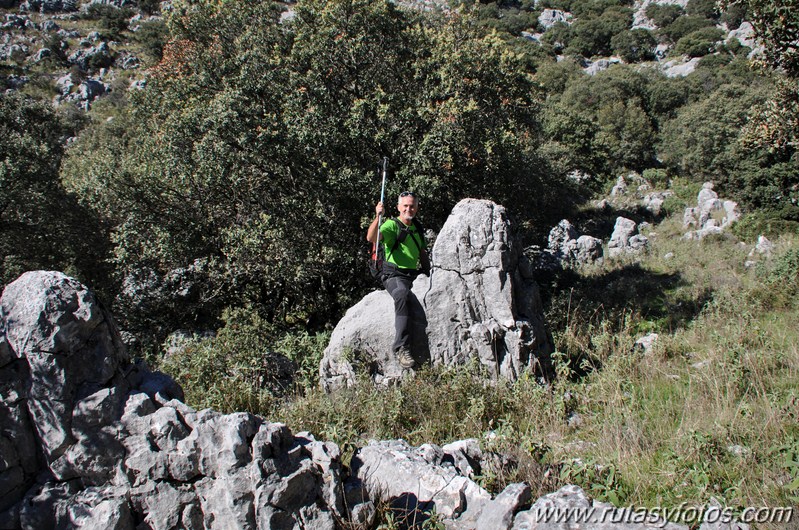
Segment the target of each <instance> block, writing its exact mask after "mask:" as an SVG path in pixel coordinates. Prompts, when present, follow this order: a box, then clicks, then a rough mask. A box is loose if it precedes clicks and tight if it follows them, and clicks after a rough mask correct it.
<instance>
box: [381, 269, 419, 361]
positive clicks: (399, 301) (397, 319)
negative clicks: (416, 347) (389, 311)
mask: <svg viewBox="0 0 799 530" xmlns="http://www.w3.org/2000/svg"><path fill="white" fill-rule="evenodd" d="M414 276H415V271H409V273H403V272H401V271H396V272H393V273H392V274H390V275H389V277H388V278H386V279H385V280H384V281H383V285H384V286H385V287H386V291H388V294H390V295H391V298H393V299H394V346H393V347H392V351H393V352H394V353H396V352H398V351H400V349H402V348H408V349H410V347H411V303H410V297H411V296H413V294H412V293H411V286H412V285H413V278H414Z"/></svg>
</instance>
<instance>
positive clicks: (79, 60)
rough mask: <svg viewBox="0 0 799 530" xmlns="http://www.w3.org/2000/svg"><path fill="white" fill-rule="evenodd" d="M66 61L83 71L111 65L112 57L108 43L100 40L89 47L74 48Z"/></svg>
mask: <svg viewBox="0 0 799 530" xmlns="http://www.w3.org/2000/svg"><path fill="white" fill-rule="evenodd" d="M67 61H68V62H69V63H70V64H74V65H75V66H77V67H78V68H80V69H81V70H83V71H84V72H88V71H90V70H92V69H97V68H102V67H107V66H111V64H113V62H114V58H113V56H112V53H111V48H110V47H109V46H108V43H107V42H101V43H99V44H98V45H97V46H93V47H91V48H85V49H80V50H76V51H75V52H74V53H72V54H71V55H70V56H69V57H68V58H67Z"/></svg>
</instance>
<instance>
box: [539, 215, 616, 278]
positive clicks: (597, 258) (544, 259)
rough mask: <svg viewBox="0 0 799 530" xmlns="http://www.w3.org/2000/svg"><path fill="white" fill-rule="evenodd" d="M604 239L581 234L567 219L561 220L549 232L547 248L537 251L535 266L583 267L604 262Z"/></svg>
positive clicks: (549, 267)
mask: <svg viewBox="0 0 799 530" xmlns="http://www.w3.org/2000/svg"><path fill="white" fill-rule="evenodd" d="M603 255H604V251H603V250H602V241H601V240H599V239H597V238H595V237H592V236H588V235H579V233H578V232H577V229H576V228H574V226H573V225H572V224H571V223H570V222H569V221H568V220H567V219H563V220H561V221H560V222H559V223H558V225H557V226H555V227H554V228H553V229H552V230H550V232H549V239H548V245H547V248H546V249H545V250H544V251H543V252H539V253H536V256H535V258H534V259H535V262H534V266H535V268H536V269H539V270H557V269H560V268H569V267H581V266H584V265H589V264H592V263H598V262H602V260H603Z"/></svg>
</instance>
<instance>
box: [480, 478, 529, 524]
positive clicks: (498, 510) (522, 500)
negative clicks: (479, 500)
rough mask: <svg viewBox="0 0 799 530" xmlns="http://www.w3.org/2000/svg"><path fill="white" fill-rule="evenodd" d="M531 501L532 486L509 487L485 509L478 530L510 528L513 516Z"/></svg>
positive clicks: (518, 485) (513, 485) (522, 484)
mask: <svg viewBox="0 0 799 530" xmlns="http://www.w3.org/2000/svg"><path fill="white" fill-rule="evenodd" d="M531 501H532V492H531V491H530V486H528V485H527V484H524V483H518V484H510V485H508V486H507V487H506V488H505V489H504V490H503V491H502V493H500V494H499V495H497V496H496V498H495V499H493V500H492V501H490V502H489V503H488V504H486V507H485V508H483V511H482V513H481V514H480V518H479V519H478V520H477V527H476V528H477V530H493V529H508V528H510V527H511V526H512V525H513V516H514V515H515V514H516V513H517V512H518V511H519V509H520V508H521V507H522V506H523V505H525V504H529V503H530V502H531Z"/></svg>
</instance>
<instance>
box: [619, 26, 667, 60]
mask: <svg viewBox="0 0 799 530" xmlns="http://www.w3.org/2000/svg"><path fill="white" fill-rule="evenodd" d="M610 46H611V47H612V48H613V52H614V53H615V54H616V55H618V56H620V57H621V58H622V59H624V60H625V61H627V62H628V63H637V62H640V61H651V60H652V59H654V58H655V47H656V46H657V41H656V40H655V37H653V36H652V32H651V31H649V30H646V29H633V30H628V31H623V32H621V33H617V34H616V35H614V36H613V37H612V38H611V39H610Z"/></svg>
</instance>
